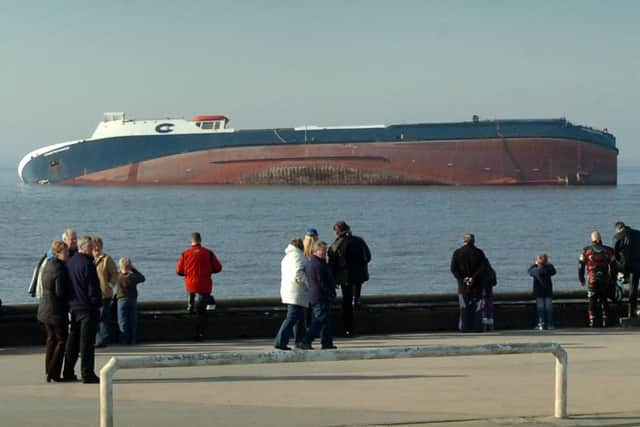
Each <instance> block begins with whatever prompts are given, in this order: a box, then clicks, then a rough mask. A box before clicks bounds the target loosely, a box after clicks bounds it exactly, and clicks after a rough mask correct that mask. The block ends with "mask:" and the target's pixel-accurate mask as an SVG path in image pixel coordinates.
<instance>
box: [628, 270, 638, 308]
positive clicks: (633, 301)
mask: <svg viewBox="0 0 640 427" xmlns="http://www.w3.org/2000/svg"><path fill="white" fill-rule="evenodd" d="M639 279H640V273H635V272H634V273H629V317H637V316H638V314H637V311H638V280H639Z"/></svg>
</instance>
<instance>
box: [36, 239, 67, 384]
mask: <svg viewBox="0 0 640 427" xmlns="http://www.w3.org/2000/svg"><path fill="white" fill-rule="evenodd" d="M51 253H52V254H53V258H52V259H51V260H50V261H49V262H47V265H46V266H45V267H44V270H43V272H42V282H43V283H42V296H41V297H40V303H39V304H38V320H39V321H41V322H42V323H43V324H44V327H45V330H46V331H47V346H46V353H45V373H46V378H47V382H51V381H56V382H58V381H61V380H62V379H61V378H60V373H61V371H62V361H63V359H64V346H65V341H66V339H67V329H68V325H69V320H68V314H67V313H68V312H69V302H68V298H69V291H70V287H71V283H70V281H69V274H68V272H67V266H66V265H65V261H66V259H67V256H68V255H69V250H68V249H67V247H66V246H65V244H64V242H62V241H61V240H55V241H53V242H52V243H51Z"/></svg>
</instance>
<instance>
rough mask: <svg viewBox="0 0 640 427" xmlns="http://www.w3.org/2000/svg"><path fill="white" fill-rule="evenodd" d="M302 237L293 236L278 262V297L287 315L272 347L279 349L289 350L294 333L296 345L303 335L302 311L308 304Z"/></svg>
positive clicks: (300, 342)
mask: <svg viewBox="0 0 640 427" xmlns="http://www.w3.org/2000/svg"><path fill="white" fill-rule="evenodd" d="M302 249H303V245H302V239H300V238H297V237H296V238H294V239H292V240H291V242H290V243H289V245H288V246H287V247H286V249H285V250H284V254H285V255H284V258H282V263H281V264H280V267H281V272H282V280H281V282H280V297H281V298H282V303H283V304H287V317H286V318H285V319H284V321H283V322H282V325H281V326H280V330H279V331H278V335H276V339H275V342H274V347H275V348H277V349H279V350H291V348H290V347H289V346H288V344H289V338H291V336H292V335H295V339H296V347H298V345H299V344H302V338H304V335H305V332H306V331H305V327H304V313H305V312H304V311H305V309H306V307H307V306H308V305H309V292H308V288H307V277H306V275H305V273H304V265H305V263H306V262H307V259H306V258H305V256H304V253H303V252H302Z"/></svg>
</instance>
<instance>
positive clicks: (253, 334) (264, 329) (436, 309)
mask: <svg viewBox="0 0 640 427" xmlns="http://www.w3.org/2000/svg"><path fill="white" fill-rule="evenodd" d="M494 306H495V309H494V311H495V315H494V318H495V328H496V329H501V330H504V329H529V328H533V327H534V326H535V324H536V321H535V300H534V299H533V298H532V296H531V294H530V293H496V295H495V298H494ZM36 310H37V304H24V305H15V306H2V307H0V346H19V345H40V344H43V343H44V337H45V334H44V330H43V328H42V326H41V325H40V324H39V322H38V321H37V320H36ZM626 310H627V306H626V303H625V304H615V303H610V305H609V323H610V324H611V325H615V324H618V319H619V318H620V317H622V316H625V315H626ZM139 312H140V325H139V331H138V335H139V341H141V342H143V341H182V340H191V338H192V337H193V335H194V330H195V317H194V316H192V315H189V314H188V313H187V312H186V302H185V301H155V302H141V303H140V304H139ZM285 313H286V306H284V305H282V304H281V303H280V300H279V299H275V298H259V299H258V298H256V299H229V300H218V301H217V307H216V310H215V311H210V312H209V327H208V330H207V334H206V338H207V339H237V338H265V337H274V336H275V335H276V332H277V330H278V328H279V326H280V323H281V322H282V320H283V318H284V315H285ZM554 315H555V325H556V328H567V327H585V326H586V325H587V299H586V292H584V291H571V292H557V293H556V295H554ZM332 316H333V317H332V319H333V325H334V334H335V335H336V336H340V334H341V331H342V320H341V316H340V299H338V301H337V302H336V304H335V306H334V307H333V310H332ZM355 320H356V326H355V332H356V334H367V335H370V334H391V333H415V332H446V331H450V332H455V331H457V322H458V297H457V295H455V294H438V295H427V294H416V295H371V296H363V297H362V307H361V308H360V309H359V310H357V311H356V313H355ZM112 327H113V328H112V329H113V330H114V331H117V324H116V323H115V315H114V322H113V325H112Z"/></svg>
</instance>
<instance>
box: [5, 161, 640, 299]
mask: <svg viewBox="0 0 640 427" xmlns="http://www.w3.org/2000/svg"><path fill="white" fill-rule="evenodd" d="M639 213H640V168H629V169H625V170H621V171H620V184H619V185H618V186H617V187H590V188H585V187H526V188H525V187H426V186H425V187H421V186H420V187H418V186H416V187H413V186H411V187H313V186H309V187H270V186H266V187H233V186H218V187H197V188H193V187H161V188H158V187H147V188H145V187H140V188H126V187H63V186H60V187H57V186H35V185H24V184H21V183H19V182H18V179H17V176H16V171H15V166H14V165H4V166H1V165H0V223H1V227H2V235H3V236H4V239H5V240H4V241H5V243H4V244H3V245H2V246H1V247H0V298H1V299H2V301H3V303H4V304H22V303H32V302H35V300H34V299H32V298H30V297H29V296H27V295H26V288H27V286H28V283H29V280H30V277H31V272H32V269H33V267H34V265H35V263H36V262H37V260H38V259H39V257H40V256H41V255H42V254H43V253H44V251H45V250H46V248H47V247H48V245H49V243H50V242H51V240H53V239H59V238H60V234H61V233H62V231H63V230H64V229H65V228H67V227H73V228H75V229H76V230H77V231H78V233H79V234H80V235H82V234H94V233H97V234H100V235H101V236H102V237H103V239H104V241H105V252H106V253H108V254H110V255H112V256H113V257H114V258H116V259H117V258H119V257H121V256H129V257H131V258H132V260H133V263H134V265H135V266H137V268H138V269H139V270H140V271H141V272H143V273H144V274H145V275H146V277H147V281H146V283H144V284H142V285H141V286H140V299H141V300H143V301H144V300H168V299H180V298H183V296H184V285H183V283H182V279H181V278H180V277H178V276H176V274H175V264H176V260H177V258H178V256H179V254H180V253H181V252H182V250H184V249H185V248H186V247H187V246H188V245H189V234H190V233H191V232H192V231H200V232H201V233H202V235H203V243H204V245H205V246H208V247H210V248H211V249H213V250H214V251H215V252H216V254H217V255H218V257H219V258H220V260H221V262H222V263H223V266H224V269H223V272H222V273H220V274H218V275H216V276H215V279H214V283H215V294H216V297H218V298H231V297H277V296H279V286H280V277H279V276H280V260H281V258H282V256H283V249H284V248H285V246H286V244H287V242H288V241H289V239H290V238H291V237H293V236H300V235H302V234H304V230H305V229H306V228H308V227H315V228H317V229H318V231H319V233H320V237H321V238H322V239H323V240H326V241H327V242H329V243H330V242H331V241H333V238H334V235H333V232H332V230H331V226H332V224H333V223H334V222H335V221H336V220H338V219H344V220H346V221H347V223H348V224H349V225H351V227H352V230H353V232H354V234H357V235H360V236H362V237H363V238H365V240H366V241H367V242H368V244H369V246H370V248H371V252H372V254H373V260H372V263H371V265H370V273H371V280H370V281H369V282H368V283H367V284H366V286H365V290H364V292H365V293H366V294H392V293H423V292H424V293H442V292H452V291H454V289H455V283H454V281H453V279H452V277H451V273H450V272H449V263H450V259H451V252H452V251H453V250H454V249H455V248H456V247H458V246H460V244H461V240H462V235H463V234H464V233H466V232H473V233H475V235H476V240H477V245H478V246H479V247H480V248H482V249H483V250H484V251H485V253H486V254H487V256H488V257H489V258H490V260H491V261H492V263H493V265H494V267H495V269H496V271H497V273H498V288H497V289H496V291H498V292H499V291H501V290H502V291H517V290H529V289H530V288H531V280H530V278H529V277H528V276H527V273H526V269H527V267H528V266H529V265H530V264H531V263H532V262H533V259H534V257H535V255H536V254H537V253H538V252H540V251H546V252H547V253H549V254H550V258H551V262H553V263H554V264H555V265H556V268H557V269H558V275H557V276H556V279H555V282H554V283H555V286H556V288H557V289H576V288H578V285H577V273H576V271H577V270H576V268H577V257H578V255H579V252H580V249H581V248H582V247H583V246H585V245H586V244H587V243H588V240H589V233H590V232H591V231H592V230H593V229H599V230H601V231H602V232H603V237H604V240H605V241H606V242H610V240H611V237H612V234H613V224H614V222H615V221H618V220H623V221H625V222H627V223H628V224H630V225H632V226H637V227H640V215H639Z"/></svg>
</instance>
